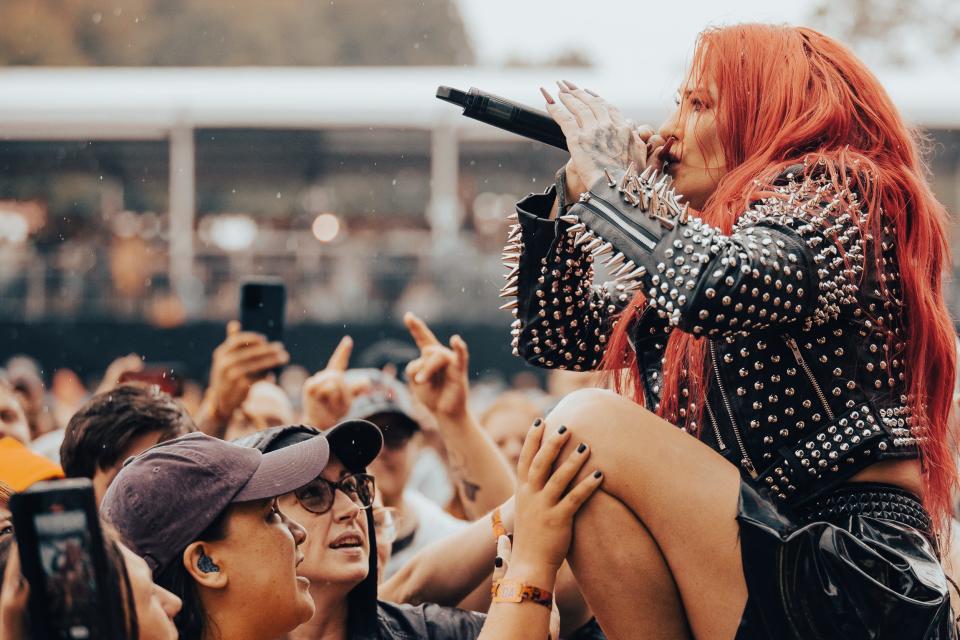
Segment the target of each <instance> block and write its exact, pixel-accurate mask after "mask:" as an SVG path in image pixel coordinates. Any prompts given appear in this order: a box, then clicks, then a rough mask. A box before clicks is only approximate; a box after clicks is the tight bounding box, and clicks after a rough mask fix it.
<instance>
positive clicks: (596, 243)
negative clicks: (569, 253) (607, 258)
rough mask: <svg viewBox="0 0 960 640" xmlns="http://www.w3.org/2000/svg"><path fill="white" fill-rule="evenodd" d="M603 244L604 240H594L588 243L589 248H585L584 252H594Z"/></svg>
mask: <svg viewBox="0 0 960 640" xmlns="http://www.w3.org/2000/svg"><path fill="white" fill-rule="evenodd" d="M602 244H603V238H594V239H593V240H591V241H590V242H588V243H587V246H585V247H584V248H583V249H584V251H590V252H593V250H594V249H596V248H597V247H599V246H600V245H602Z"/></svg>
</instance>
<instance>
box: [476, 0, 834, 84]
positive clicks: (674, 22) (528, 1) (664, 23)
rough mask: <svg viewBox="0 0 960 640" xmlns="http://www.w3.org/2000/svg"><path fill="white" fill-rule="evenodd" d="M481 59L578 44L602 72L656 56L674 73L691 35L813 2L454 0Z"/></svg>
mask: <svg viewBox="0 0 960 640" xmlns="http://www.w3.org/2000/svg"><path fill="white" fill-rule="evenodd" d="M457 2H459V4H460V8H461V11H462V12H463V16H464V20H465V21H466V24H467V29H468V32H469V33H470V35H471V37H472V40H473V44H474V47H475V48H476V51H477V55H478V58H479V62H480V63H481V64H498V63H501V62H503V60H504V59H505V58H507V57H510V56H516V55H518V54H519V55H522V56H524V57H527V58H530V59H532V60H543V59H546V58H550V57H551V56H553V55H555V54H557V53H560V52H562V51H565V50H570V49H579V50H581V51H583V52H584V53H586V54H587V55H589V56H590V58H591V59H592V60H593V62H594V64H595V65H596V66H597V67H599V68H601V69H604V70H606V68H609V67H613V68H615V69H616V70H617V71H626V70H628V69H629V68H630V67H629V61H630V60H634V61H635V62H636V63H637V64H638V65H639V64H642V62H643V61H644V60H656V61H657V63H658V64H667V65H669V66H670V67H672V68H676V69H677V70H678V71H677V72H678V73H679V70H680V69H682V68H683V64H684V62H685V61H687V60H688V59H689V56H690V53H691V52H692V50H693V42H694V39H695V37H696V34H697V33H698V32H699V31H701V30H702V29H703V28H704V27H706V26H708V25H722V24H730V23H735V22H789V23H793V24H800V23H802V22H803V21H804V19H805V18H806V17H807V16H808V15H809V13H810V12H811V7H812V6H813V5H814V4H815V3H814V2H813V0H792V1H790V2H783V1H782V0H732V1H728V2H723V1H722V0H721V1H719V2H718V1H717V0H658V1H655V2H652V1H650V0H583V1H580V2H572V1H570V0H457Z"/></svg>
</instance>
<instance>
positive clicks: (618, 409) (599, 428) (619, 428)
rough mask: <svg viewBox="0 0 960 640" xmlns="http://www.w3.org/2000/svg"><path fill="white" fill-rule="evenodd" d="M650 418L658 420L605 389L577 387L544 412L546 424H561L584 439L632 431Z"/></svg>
mask: <svg viewBox="0 0 960 640" xmlns="http://www.w3.org/2000/svg"><path fill="white" fill-rule="evenodd" d="M652 420H660V418H658V417H657V416H656V415H654V414H653V413H650V412H649V411H647V410H646V409H644V408H643V407H641V406H640V405H638V404H636V403H635V402H633V401H632V400H628V399H627V398H624V397H623V396H620V395H617V394H616V393H614V392H612V391H608V390H606V389H578V390H577V391H574V392H573V393H571V394H569V395H567V396H565V397H564V398H563V400H561V401H560V402H559V403H557V406H556V407H555V408H554V409H553V411H551V412H550V414H549V415H548V416H547V425H548V426H549V427H552V428H559V427H560V426H561V425H563V426H565V427H567V428H568V429H570V430H571V431H573V433H574V435H575V436H577V437H580V438H585V439H587V440H588V443H590V444H592V443H591V442H589V441H590V440H594V439H598V438H599V439H617V438H620V437H625V436H628V435H634V436H635V435H636V432H637V429H640V428H643V426H644V424H648V423H649V422H650V421H652Z"/></svg>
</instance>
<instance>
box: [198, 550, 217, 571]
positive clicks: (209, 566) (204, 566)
mask: <svg viewBox="0 0 960 640" xmlns="http://www.w3.org/2000/svg"><path fill="white" fill-rule="evenodd" d="M197 568H198V569H200V571H203V572H204V573H219V572H220V567H218V566H217V564H216V563H215V562H214V561H213V558H211V557H210V556H208V555H207V554H206V553H204V551H203V549H200V559H199V560H197Z"/></svg>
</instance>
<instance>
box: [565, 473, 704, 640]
mask: <svg viewBox="0 0 960 640" xmlns="http://www.w3.org/2000/svg"><path fill="white" fill-rule="evenodd" d="M612 530H615V531H616V532H617V534H616V538H611V537H609V536H607V535H603V534H600V533H599V532H609V531H612ZM569 562H570V565H571V567H572V568H573V570H574V575H576V576H577V580H578V581H580V582H581V583H585V584H589V585H598V584H609V583H611V582H613V583H615V586H614V587H613V588H612V589H609V590H607V591H605V592H602V593H601V592H599V591H598V590H596V589H592V590H590V591H587V592H586V593H584V596H585V597H586V598H587V604H588V605H590V609H591V610H592V611H593V613H594V615H595V616H597V620H599V621H600V622H601V625H602V626H603V631H604V633H605V634H606V636H607V637H608V638H610V640H621V639H628V638H630V639H632V638H636V637H637V633H638V630H639V629H643V637H644V638H645V639H650V640H655V639H657V638H671V639H675V638H689V637H691V636H690V629H689V628H688V626H687V619H686V615H685V614H684V611H683V604H682V603H681V602H680V594H679V593H678V591H677V585H676V584H675V583H674V581H673V575H672V574H671V573H670V569H669V568H668V567H667V563H666V561H665V560H664V558H663V555H662V554H661V553H660V549H659V547H657V543H656V542H655V541H654V540H653V538H652V537H651V536H650V533H649V532H648V531H647V529H646V527H644V526H643V524H642V523H641V522H640V521H639V520H637V518H636V516H634V515H633V513H632V512H631V511H630V510H629V509H627V507H626V506H624V504H623V503H622V502H620V501H619V500H617V499H616V498H614V497H613V496H611V495H610V494H608V493H605V492H603V491H602V490H601V491H598V492H597V493H596V494H594V496H593V497H592V498H591V499H590V501H589V502H587V504H585V505H584V506H583V507H582V508H581V509H580V512H579V513H578V514H577V519H576V521H575V523H574V532H573V546H572V548H571V554H570V556H569Z"/></svg>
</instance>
